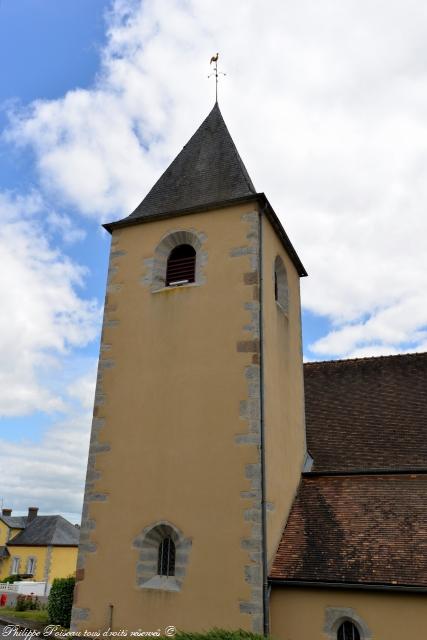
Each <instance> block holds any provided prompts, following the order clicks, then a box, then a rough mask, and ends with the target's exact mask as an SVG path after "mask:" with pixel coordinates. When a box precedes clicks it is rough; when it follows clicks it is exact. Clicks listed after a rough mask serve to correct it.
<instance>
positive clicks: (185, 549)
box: [133, 521, 191, 591]
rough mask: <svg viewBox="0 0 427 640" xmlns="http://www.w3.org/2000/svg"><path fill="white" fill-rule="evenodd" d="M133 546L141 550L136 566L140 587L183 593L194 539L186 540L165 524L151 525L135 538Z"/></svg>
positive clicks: (175, 528)
mask: <svg viewBox="0 0 427 640" xmlns="http://www.w3.org/2000/svg"><path fill="white" fill-rule="evenodd" d="M133 546H134V547H135V548H136V549H138V551H139V557H138V562H137V565H136V582H137V586H138V587H140V588H143V589H161V590H165V591H180V590H181V586H182V582H183V580H184V577H185V574H186V570H187V565H188V559H189V553H190V549H191V540H190V539H189V538H185V537H184V536H183V534H182V533H181V531H180V530H179V529H178V528H177V527H175V525H173V524H171V523H170V522H164V521H163V522H157V523H154V524H152V525H149V526H148V527H146V528H145V529H144V530H143V531H142V532H141V533H140V534H139V535H138V536H137V538H135V540H134V543H133ZM172 554H173V558H172ZM172 561H173V562H172ZM172 569H173V571H172Z"/></svg>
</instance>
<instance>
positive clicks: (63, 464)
mask: <svg viewBox="0 0 427 640" xmlns="http://www.w3.org/2000/svg"><path fill="white" fill-rule="evenodd" d="M89 429H90V414H89V412H86V411H84V412H79V411H76V412H75V413H71V414H70V415H68V416H67V418H66V419H64V420H63V421H61V422H58V423H56V424H55V425H54V426H53V427H52V428H51V429H49V430H48V431H46V433H45V434H44V437H43V439H42V440H41V442H39V443H38V444H34V443H33V442H25V441H20V442H10V441H8V440H7V439H5V438H0V468H1V469H2V470H3V473H2V497H3V498H4V506H5V507H10V508H13V510H14V511H18V512H19V511H21V512H22V511H25V510H26V509H27V508H28V507H29V506H38V507H39V508H40V515H43V514H49V513H63V512H68V513H71V514H78V513H80V511H81V508H82V503H83V489H84V479H85V473H86V464H87V451H88V447H89ZM75 521H78V516H76V517H75Z"/></svg>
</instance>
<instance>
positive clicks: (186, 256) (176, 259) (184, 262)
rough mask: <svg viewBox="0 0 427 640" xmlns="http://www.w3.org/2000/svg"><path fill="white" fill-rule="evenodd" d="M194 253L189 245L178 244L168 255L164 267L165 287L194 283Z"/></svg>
mask: <svg viewBox="0 0 427 640" xmlns="http://www.w3.org/2000/svg"><path fill="white" fill-rule="evenodd" d="M195 275H196V251H195V249H194V247H192V246H191V244H180V245H178V246H177V247H175V249H172V251H171V252H170V254H169V258H168V261H167V265H166V286H167V287H170V286H172V285H178V284H188V283H189V282H194V280H195Z"/></svg>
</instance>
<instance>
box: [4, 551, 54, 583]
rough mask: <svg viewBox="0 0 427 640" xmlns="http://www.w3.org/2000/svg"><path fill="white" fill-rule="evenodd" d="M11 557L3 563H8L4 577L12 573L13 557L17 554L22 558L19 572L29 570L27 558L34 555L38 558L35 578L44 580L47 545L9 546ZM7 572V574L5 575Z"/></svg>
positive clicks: (37, 580)
mask: <svg viewBox="0 0 427 640" xmlns="http://www.w3.org/2000/svg"><path fill="white" fill-rule="evenodd" d="M8 549H9V553H10V558H9V559H8V560H7V561H6V562H4V563H3V565H6V571H5V569H3V571H2V576H1V577H2V578H6V577H7V576H8V575H10V570H11V566H12V559H13V557H15V556H17V557H19V558H20V561H21V562H20V565H19V572H20V573H25V572H26V570H27V560H28V558H29V557H34V558H36V559H37V564H36V573H35V575H34V580H35V581H36V582H39V581H40V582H42V581H43V580H44V570H45V560H46V547H21V546H18V547H13V546H11V547H8ZM3 574H5V575H3Z"/></svg>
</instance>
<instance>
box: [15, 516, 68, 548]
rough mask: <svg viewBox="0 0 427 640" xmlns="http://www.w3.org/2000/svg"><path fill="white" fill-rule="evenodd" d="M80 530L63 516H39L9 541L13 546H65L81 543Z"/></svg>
mask: <svg viewBox="0 0 427 640" xmlns="http://www.w3.org/2000/svg"><path fill="white" fill-rule="evenodd" d="M79 537H80V531H79V529H77V528H76V527H75V526H74V525H72V524H71V522H68V520H65V518H63V517H62V516H37V517H36V518H34V519H33V520H31V522H30V523H29V524H28V526H27V527H26V528H25V529H24V530H23V531H21V532H20V533H18V534H17V535H16V536H15V537H14V538H12V540H9V542H8V543H7V546H8V547H11V546H45V545H52V546H59V547H60V546H65V547H71V546H72V547H74V546H78V544H79Z"/></svg>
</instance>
